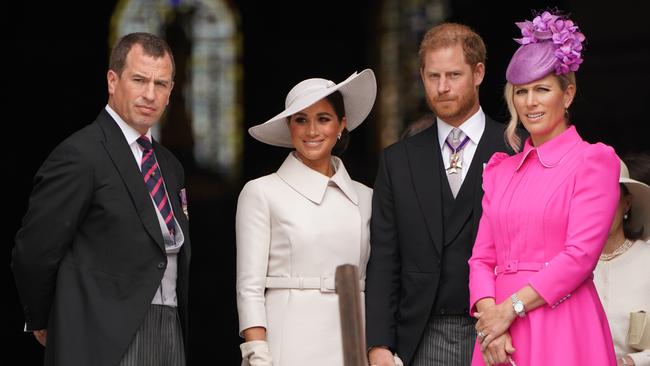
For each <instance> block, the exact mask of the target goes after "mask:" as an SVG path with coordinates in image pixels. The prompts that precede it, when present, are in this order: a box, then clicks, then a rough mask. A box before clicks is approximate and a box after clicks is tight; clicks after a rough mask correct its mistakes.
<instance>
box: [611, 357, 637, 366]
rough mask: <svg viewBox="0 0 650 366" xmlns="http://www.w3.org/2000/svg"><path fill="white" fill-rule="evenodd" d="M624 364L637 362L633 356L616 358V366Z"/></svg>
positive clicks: (630, 364)
mask: <svg viewBox="0 0 650 366" xmlns="http://www.w3.org/2000/svg"><path fill="white" fill-rule="evenodd" d="M623 365H627V366H634V365H636V364H635V363H634V359H633V358H632V357H630V356H627V355H625V356H623V357H621V358H619V359H617V360H616V366H623Z"/></svg>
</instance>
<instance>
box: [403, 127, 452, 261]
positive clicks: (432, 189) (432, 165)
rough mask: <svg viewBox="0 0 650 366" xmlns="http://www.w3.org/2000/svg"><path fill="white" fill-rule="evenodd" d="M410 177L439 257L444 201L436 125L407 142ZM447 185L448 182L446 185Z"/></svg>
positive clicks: (441, 241)
mask: <svg viewBox="0 0 650 366" xmlns="http://www.w3.org/2000/svg"><path fill="white" fill-rule="evenodd" d="M405 146H406V150H407V155H408V160H409V164H410V167H411V175H412V179H413V185H414V187H415V193H416V196H417V198H418V203H419V205H420V208H421V209H422V215H423V216H424V220H425V222H426V225H427V229H428V231H429V236H430V237H431V240H432V241H433V244H434V247H435V248H436V251H437V252H438V254H441V253H442V244H443V232H442V201H441V194H440V192H441V181H440V169H442V166H441V163H442V157H441V155H440V149H438V148H437V146H438V127H437V125H436V124H435V123H434V124H433V126H431V127H429V128H428V129H426V130H425V131H422V132H421V133H419V134H417V135H416V136H414V137H412V138H410V139H408V140H406V143H405ZM445 184H446V183H445Z"/></svg>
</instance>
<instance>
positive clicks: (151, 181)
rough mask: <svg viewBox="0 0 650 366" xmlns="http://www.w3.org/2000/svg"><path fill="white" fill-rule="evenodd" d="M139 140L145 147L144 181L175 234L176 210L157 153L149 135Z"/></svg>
mask: <svg viewBox="0 0 650 366" xmlns="http://www.w3.org/2000/svg"><path fill="white" fill-rule="evenodd" d="M137 141H138V144H140V146H141V147H142V149H143V152H142V162H141V164H140V170H142V175H143V177H144V182H145V183H146V184H147V188H148V189H149V194H150V195H151V198H153V201H154V202H155V203H156V207H157V208H158V211H159V212H160V215H161V216H162V217H163V219H164V220H165V224H166V225H167V228H168V229H169V233H170V234H171V236H174V212H172V206H171V205H170V204H169V199H168V198H167V192H166V191H165V182H164V181H163V177H162V174H161V173H160V168H159V167H158V162H157V161H156V155H155V154H154V153H153V145H152V144H151V141H149V138H148V137H147V136H140V137H139V138H138V140H137Z"/></svg>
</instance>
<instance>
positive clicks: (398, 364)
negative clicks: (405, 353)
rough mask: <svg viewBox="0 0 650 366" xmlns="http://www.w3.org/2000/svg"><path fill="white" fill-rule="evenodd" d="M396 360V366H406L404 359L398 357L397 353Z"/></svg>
mask: <svg viewBox="0 0 650 366" xmlns="http://www.w3.org/2000/svg"><path fill="white" fill-rule="evenodd" d="M393 357H394V358H395V366H404V362H402V359H401V358H399V356H397V353H396V354H394V355H393Z"/></svg>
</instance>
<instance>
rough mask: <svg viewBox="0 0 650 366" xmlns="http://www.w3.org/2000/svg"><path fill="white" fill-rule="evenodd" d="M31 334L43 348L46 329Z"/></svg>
mask: <svg viewBox="0 0 650 366" xmlns="http://www.w3.org/2000/svg"><path fill="white" fill-rule="evenodd" d="M32 334H34V337H36V340H37V341H38V343H40V344H41V346H43V347H45V342H46V340H47V329H39V330H35V331H34V332H32Z"/></svg>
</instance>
